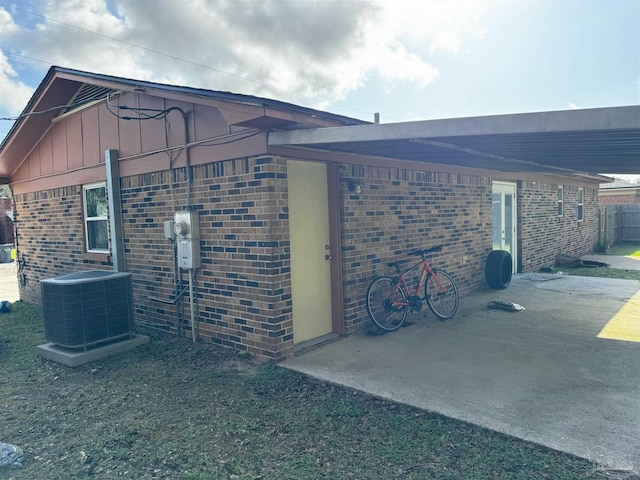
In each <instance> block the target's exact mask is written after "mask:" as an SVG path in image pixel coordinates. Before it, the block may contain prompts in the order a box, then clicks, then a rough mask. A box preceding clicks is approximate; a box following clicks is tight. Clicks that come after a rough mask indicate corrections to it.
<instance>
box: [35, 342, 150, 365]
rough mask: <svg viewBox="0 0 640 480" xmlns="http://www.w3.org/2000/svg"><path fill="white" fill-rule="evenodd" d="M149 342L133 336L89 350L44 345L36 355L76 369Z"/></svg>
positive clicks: (50, 344)
mask: <svg viewBox="0 0 640 480" xmlns="http://www.w3.org/2000/svg"><path fill="white" fill-rule="evenodd" d="M148 341H149V337H147V336H146V335H133V336H132V337H131V338H129V339H126V340H122V341H119V342H114V343H109V344H107V345H103V346H101V347H96V348H92V349H91V350H86V351H84V350H73V349H70V348H65V347H61V346H59V345H56V344H55V343H45V344H43V345H38V347H37V348H38V354H39V355H40V356H41V357H43V358H46V359H47V360H52V361H54V362H57V363H62V364H64V365H67V366H68V367H78V366H80V365H84V364H86V363H90V362H93V361H95V360H100V359H101V358H105V357H108V356H111V355H116V354H118V353H124V352H128V351H129V350H133V349H134V348H136V347H138V346H140V345H143V344H145V343H147V342H148Z"/></svg>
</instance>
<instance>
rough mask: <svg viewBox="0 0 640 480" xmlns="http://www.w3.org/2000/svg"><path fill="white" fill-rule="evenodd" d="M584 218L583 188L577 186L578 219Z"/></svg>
mask: <svg viewBox="0 0 640 480" xmlns="http://www.w3.org/2000/svg"><path fill="white" fill-rule="evenodd" d="M583 220H584V188H578V221H579V222H581V221H583Z"/></svg>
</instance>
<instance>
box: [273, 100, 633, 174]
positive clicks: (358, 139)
mask: <svg viewBox="0 0 640 480" xmlns="http://www.w3.org/2000/svg"><path fill="white" fill-rule="evenodd" d="M269 146H270V147H271V148H272V149H273V150H274V151H277V149H280V151H282V152H286V153H287V154H293V155H295V152H296V150H300V149H304V150H321V151H329V152H333V153H340V154H355V155H359V156H364V157H382V158H394V159H399V160H408V161H414V162H421V161H425V159H428V161H429V162H430V163H436V164H437V163H440V164H446V165H456V166H466V167H475V168H480V169H488V170H498V171H503V172H539V173H554V172H555V173H565V174H577V175H581V174H591V175H594V174H598V173H616V174H640V106H638V105H634V106H624V107H609V108H594V109H582V110H567V111H556V112H537V113H524V114H513V115H497V116H486V117H469V118H455V119H444V120H425V121H416V122H401V123H388V124H369V125H355V126H349V127H333V128H316V129H308V130H292V131H275V132H271V133H270V134H269Z"/></svg>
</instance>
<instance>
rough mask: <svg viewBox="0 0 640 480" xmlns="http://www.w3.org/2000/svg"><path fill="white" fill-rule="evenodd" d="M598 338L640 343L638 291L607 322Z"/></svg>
mask: <svg viewBox="0 0 640 480" xmlns="http://www.w3.org/2000/svg"><path fill="white" fill-rule="evenodd" d="M598 338H610V339H612V340H626V341H627V342H640V290H638V291H637V292H636V294H635V295H634V296H633V297H631V298H630V299H629V301H628V302H627V303H625V304H624V306H623V307H622V308H621V309H620V310H619V311H618V313H616V314H615V315H614V316H613V318H612V319H611V320H609V323H607V324H606V325H605V326H604V328H603V329H602V331H601V332H600V333H599V334H598Z"/></svg>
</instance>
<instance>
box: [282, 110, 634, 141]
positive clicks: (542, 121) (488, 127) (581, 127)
mask: <svg viewBox="0 0 640 480" xmlns="http://www.w3.org/2000/svg"><path fill="white" fill-rule="evenodd" d="M615 130H636V131H638V132H640V106H638V105H634V106H625V107H608V108H594V109H582V110H563V111H557V112H538V113H522V114H510V115H495V116H486V117H468V118H452V119H444V120H423V121H414V122H399V123H386V124H370V125H356V126H349V127H329V128H317V129H309V130H292V131H277V132H271V134H270V135H269V145H273V146H276V145H277V146H284V145H289V146H304V145H318V144H323V143H329V144H331V143H334V144H335V143H343V142H367V141H380V140H382V141H384V140H411V139H416V138H442V137H448V138H451V137H467V136H477V135H480V136H481V135H509V134H527V133H562V132H594V131H596V132H597V131H601V132H606V131H615Z"/></svg>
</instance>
